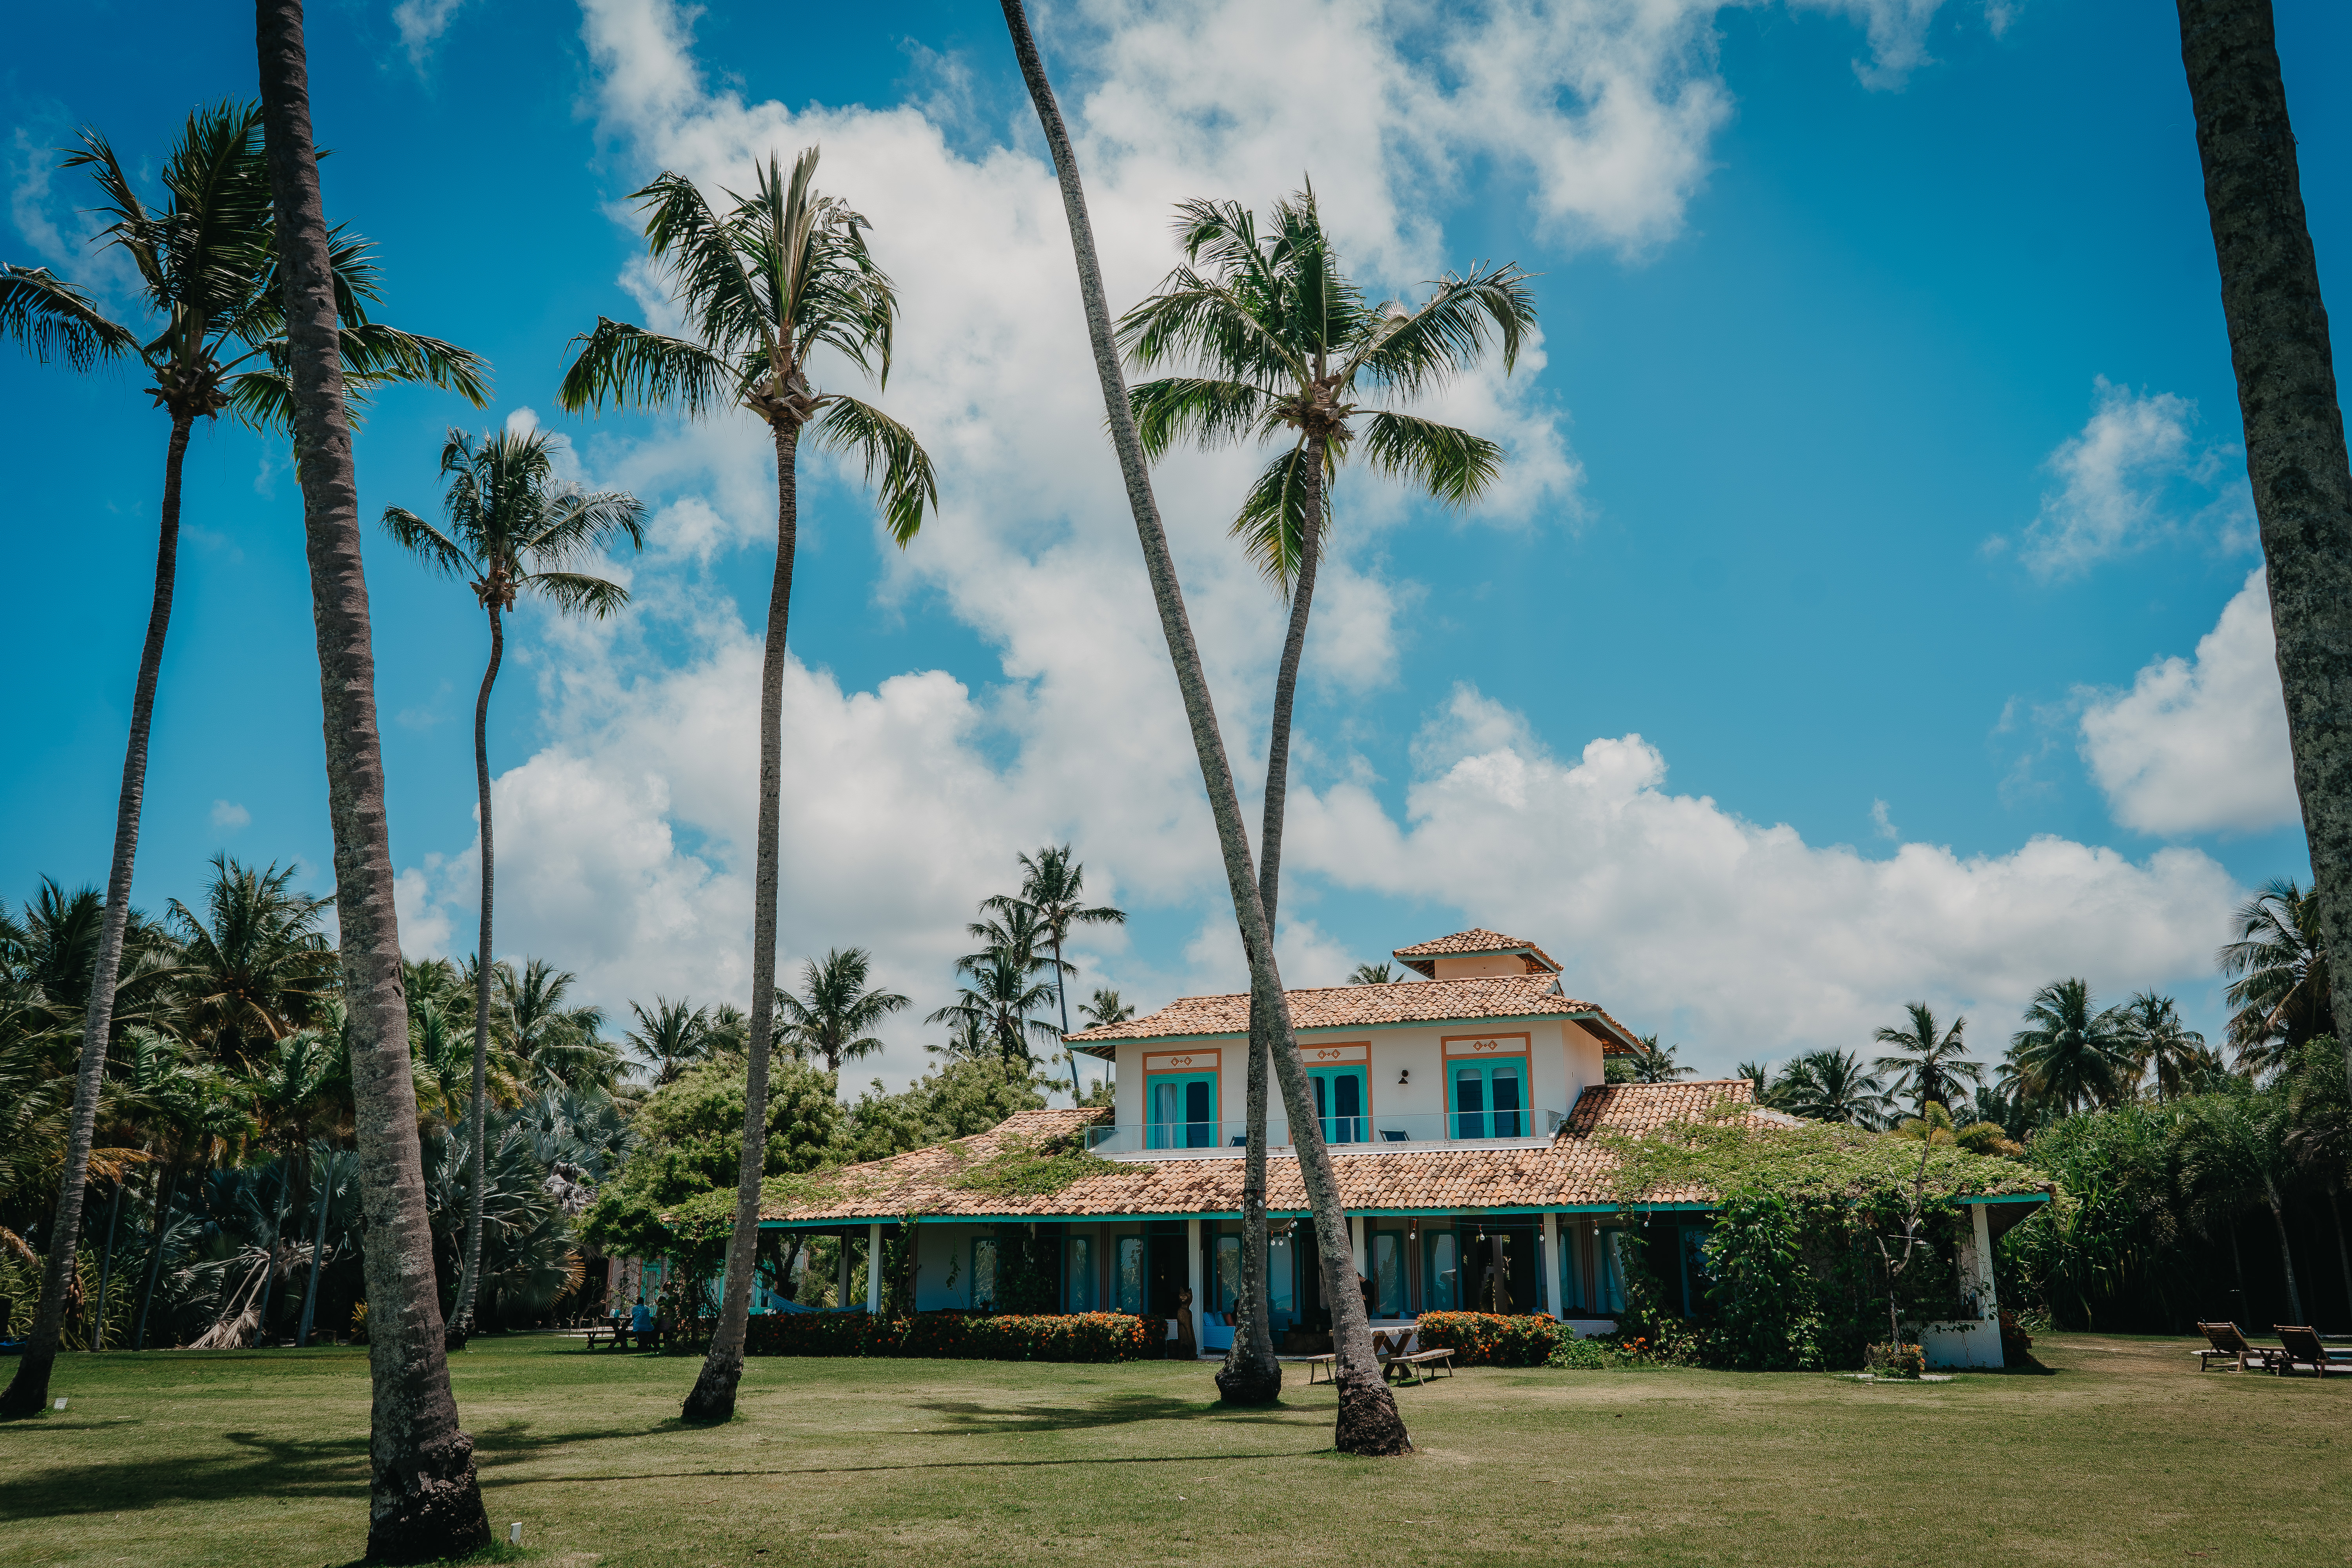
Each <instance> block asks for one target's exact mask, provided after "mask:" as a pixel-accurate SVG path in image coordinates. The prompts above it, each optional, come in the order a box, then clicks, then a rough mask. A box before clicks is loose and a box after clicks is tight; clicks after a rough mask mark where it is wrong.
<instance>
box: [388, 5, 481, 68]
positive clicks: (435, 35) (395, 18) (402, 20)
mask: <svg viewBox="0 0 2352 1568" xmlns="http://www.w3.org/2000/svg"><path fill="white" fill-rule="evenodd" d="M465 6H466V0H400V4H399V5H394V7H393V8H392V25H393V26H395V27H397V28H399V29H400V42H401V47H404V48H405V49H406V50H407V51H408V63H409V64H410V65H412V66H415V67H417V68H420V69H421V68H423V67H424V64H425V58H426V57H428V56H430V55H431V54H432V53H433V46H434V45H435V44H436V43H437V42H439V41H440V37H441V35H442V34H444V33H446V32H447V31H448V30H449V24H450V23H451V22H454V21H456V20H457V13H458V12H459V11H461V10H463V9H465Z"/></svg>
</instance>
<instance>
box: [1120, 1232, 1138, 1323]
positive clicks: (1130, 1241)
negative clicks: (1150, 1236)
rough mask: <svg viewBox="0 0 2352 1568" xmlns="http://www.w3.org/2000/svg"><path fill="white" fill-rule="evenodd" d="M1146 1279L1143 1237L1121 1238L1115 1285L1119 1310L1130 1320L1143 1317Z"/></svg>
mask: <svg viewBox="0 0 2352 1568" xmlns="http://www.w3.org/2000/svg"><path fill="white" fill-rule="evenodd" d="M1144 1279H1145V1268H1144V1258H1143V1237H1139V1236H1122V1237H1119V1238H1118V1278H1117V1279H1116V1280H1114V1281H1113V1283H1114V1286H1115V1288H1116V1289H1117V1290H1118V1310H1120V1311H1122V1312H1125V1313H1126V1314H1127V1315H1128V1316H1129V1317H1130V1318H1139V1317H1141V1316H1143V1287H1144Z"/></svg>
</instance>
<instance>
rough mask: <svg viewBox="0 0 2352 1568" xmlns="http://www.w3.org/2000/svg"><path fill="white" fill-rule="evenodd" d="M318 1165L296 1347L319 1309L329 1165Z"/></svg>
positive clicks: (307, 1339)
mask: <svg viewBox="0 0 2352 1568" xmlns="http://www.w3.org/2000/svg"><path fill="white" fill-rule="evenodd" d="M313 1163H315V1164H316V1165H317V1166H318V1167H319V1195H318V1196H317V1197H316V1198H314V1199H313V1200H311V1201H312V1202H313V1203H314V1204H316V1205H317V1206H318V1211H319V1212H318V1213H317V1215H314V1216H313V1221H312V1223H313V1234H312V1236H311V1237H310V1283H309V1284H308V1285H306V1286H304V1287H303V1288H302V1324H301V1327H299V1328H298V1329H296V1330H295V1331H294V1344H295V1347H296V1348H297V1349H299V1348H301V1347H302V1346H304V1345H307V1344H309V1343H310V1322H311V1320H312V1319H313V1318H314V1317H315V1316H316V1315H317V1313H318V1310H319V1258H320V1254H322V1253H324V1252H325V1251H326V1249H327V1190H328V1179H329V1166H328V1163H327V1162H326V1161H324V1160H319V1161H315V1162H313Z"/></svg>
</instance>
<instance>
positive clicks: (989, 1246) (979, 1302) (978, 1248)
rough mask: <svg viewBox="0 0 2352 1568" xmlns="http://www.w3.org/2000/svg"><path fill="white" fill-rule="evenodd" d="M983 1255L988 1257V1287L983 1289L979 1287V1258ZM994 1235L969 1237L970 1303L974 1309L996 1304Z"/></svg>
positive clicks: (980, 1270)
mask: <svg viewBox="0 0 2352 1568" xmlns="http://www.w3.org/2000/svg"><path fill="white" fill-rule="evenodd" d="M983 1255H984V1256H986V1258H988V1268H987V1276H988V1288H987V1289H985V1290H983V1289H981V1274H982V1269H981V1264H980V1260H981V1258H982V1256H983ZM996 1258H997V1253H996V1237H992V1236H975V1237H972V1238H971V1304H972V1306H973V1308H974V1309H975V1310H977V1309H979V1308H981V1307H992V1306H994V1305H995V1304H996Z"/></svg>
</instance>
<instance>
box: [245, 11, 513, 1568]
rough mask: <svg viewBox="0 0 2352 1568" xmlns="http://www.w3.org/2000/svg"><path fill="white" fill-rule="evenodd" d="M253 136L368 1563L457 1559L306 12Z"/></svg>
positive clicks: (463, 1525)
mask: <svg viewBox="0 0 2352 1568" xmlns="http://www.w3.org/2000/svg"><path fill="white" fill-rule="evenodd" d="M255 10H256V18H255V20H256V34H257V52H258V53H259V56H260V76H261V98H262V112H263V120H264V132H265V135H266V138H267V146H268V160H269V183H270V190H271V194H272V195H273V197H274V199H275V202H276V205H277V209H278V237H279V241H278V243H279V252H280V257H279V261H280V266H281V267H282V268H283V270H284V275H285V287H286V327H287V337H288V351H289V352H288V356H287V357H288V362H289V365H288V368H289V371H290V372H291V377H290V379H291V383H292V394H293V405H294V430H295V443H294V450H295V470H296V477H297V479H299V482H300V485H301V488H302V514H303V523H304V530H305V533H306V535H307V541H306V544H307V553H308V555H309V557H310V599H311V616H312V620H313V622H314V624H315V625H316V626H317V629H318V643H319V689H320V703H321V706H322V707H323V709H324V710H325V738H326V760H327V802H328V814H329V817H330V820H331V824H332V826H333V830H334V850H335V909H336V914H337V916H338V917H339V919H340V921H341V926H342V932H341V950H342V985H343V996H344V999H345V1004H346V1005H347V1006H348V1008H349V1009H350V1028H351V1053H352V1121H353V1123H354V1126H355V1128H356V1131H357V1133H358V1142H359V1161H360V1186H361V1193H362V1210H363V1213H364V1221H363V1224H364V1235H365V1258H364V1262H365V1270H366V1279H367V1291H368V1342H369V1349H368V1362H369V1371H370V1373H371V1381H372V1382H373V1389H374V1405H373V1410H372V1412H371V1428H370V1437H369V1451H368V1458H369V1477H368V1544H367V1554H368V1556H369V1557H370V1558H371V1559H373V1560H375V1561H379V1562H386V1563H418V1562H429V1561H432V1560H434V1559H436V1558H441V1557H457V1556H462V1555H464V1554H465V1553H467V1552H473V1551H476V1550H478V1549H479V1548H480V1547H483V1546H486V1545H488V1543H489V1539H490V1526H489V1520H488V1516H487V1515H486V1514H485V1513H484V1512H483V1510H482V1495H481V1490H480V1488H479V1487H478V1485H477V1483H476V1481H475V1478H474V1442H473V1439H472V1438H471V1437H470V1436H467V1434H466V1433H465V1432H464V1431H462V1430H461V1429H460V1428H459V1427H458V1425H457V1401H456V1400H455V1399H453V1398H452V1397H451V1396H450V1393H449V1363H448V1360H447V1357H446V1353H445V1352H444V1351H443V1349H442V1344H441V1306H440V1300H439V1287H438V1285H437V1284H436V1279H435V1276H434V1267H433V1232H432V1228H431V1226H429V1224H428V1223H427V1221H426V1218H425V1171H424V1163H423V1161H422V1160H421V1159H420V1157H419V1154H418V1150H417V1143H416V1098H415V1088H414V1086H413V1084H412V1081H411V1079H410V1067H409V1050H408V1008H407V1004H406V1001H405V999H404V996H403V995H402V990H401V983H402V976H401V970H400V931H399V926H398V922H397V920H396V917H395V916H394V910H393V875H392V847H391V841H390V837H389V835H388V833H387V831H386V824H385V820H384V790H383V754H382V749H381V746H380V743H379V741H378V736H377V732H376V715H375V656H374V652H373V648H372V647H371V645H370V639H369V626H368V599H367V581H366V578H365V576H364V574H363V573H362V559H361V554H360V525H359V486H358V481H357V477H356V475H355V474H354V472H353V470H352V439H351V427H350V426H349V424H348V423H347V422H346V419H345V416H344V405H343V366H342V357H341V353H340V348H339V345H338V343H337V342H336V318H335V292H334V285H333V279H332V275H331V271H330V268H329V261H328V236H327V221H326V216H325V213H324V210H323V205H322V203H321V201H320V193H319V164H318V155H317V153H316V151H315V149H314V148H313V146H312V144H311V140H310V73H309V66H308V63H307V61H306V60H305V58H304V54H303V44H302V5H301V0H256V6H255Z"/></svg>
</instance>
